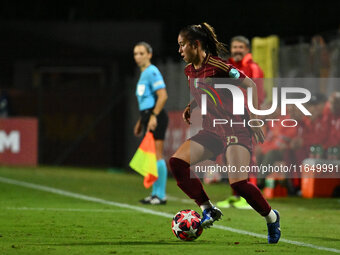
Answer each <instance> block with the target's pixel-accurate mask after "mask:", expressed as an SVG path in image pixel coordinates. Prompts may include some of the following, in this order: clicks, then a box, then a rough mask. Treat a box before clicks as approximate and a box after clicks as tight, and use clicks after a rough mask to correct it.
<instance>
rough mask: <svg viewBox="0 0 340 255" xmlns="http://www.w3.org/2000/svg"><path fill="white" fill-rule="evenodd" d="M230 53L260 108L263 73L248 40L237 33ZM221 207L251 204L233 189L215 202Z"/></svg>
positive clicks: (232, 41) (244, 206) (252, 178)
mask: <svg viewBox="0 0 340 255" xmlns="http://www.w3.org/2000/svg"><path fill="white" fill-rule="evenodd" d="M230 54H231V58H229V60H228V62H229V63H230V64H232V65H233V66H235V67H236V68H238V69H239V70H241V71H243V73H244V74H245V75H247V76H248V77H249V78H251V79H252V80H253V81H254V82H255V84H256V88H257V96H258V105H259V107H260V108H261V106H262V104H263V103H264V101H265V91H264V88H263V78H264V74H263V71H262V69H261V67H260V66H259V65H258V64H257V63H256V62H254V61H253V58H252V55H251V53H250V42H249V40H248V38H246V37H245V36H242V35H239V36H235V37H233V38H232V39H231V41H230ZM241 89H242V91H243V94H244V97H245V102H247V101H248V100H247V93H246V91H245V89H243V88H241ZM250 181H251V182H252V183H253V184H255V185H256V184H257V177H256V176H254V174H252V175H251V176H250ZM216 205H217V206H219V207H221V208H229V207H234V208H239V209H251V206H250V205H249V204H248V203H247V201H246V200H245V199H244V198H242V197H241V196H239V194H237V192H235V190H233V195H232V196H230V197H228V198H227V199H225V200H223V201H219V202H217V204H216Z"/></svg>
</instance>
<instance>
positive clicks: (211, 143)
mask: <svg viewBox="0 0 340 255" xmlns="http://www.w3.org/2000/svg"><path fill="white" fill-rule="evenodd" d="M189 140H191V141H195V142H197V143H199V144H201V145H202V146H204V147H205V148H206V149H208V150H209V151H211V152H212V153H213V154H214V157H213V159H216V157H217V156H218V155H219V154H221V153H223V154H224V155H225V152H226V151H227V148H228V146H230V145H235V144H238V145H242V146H244V147H245V148H246V149H247V150H248V151H249V152H250V154H252V152H253V141H252V135H251V132H250V130H248V129H243V130H242V132H237V133H234V134H232V135H230V136H224V135H223V136H222V135H218V134H216V133H214V132H211V131H208V130H205V129H203V130H200V131H199V132H198V133H197V134H196V135H194V136H193V137H191V138H190V139H189Z"/></svg>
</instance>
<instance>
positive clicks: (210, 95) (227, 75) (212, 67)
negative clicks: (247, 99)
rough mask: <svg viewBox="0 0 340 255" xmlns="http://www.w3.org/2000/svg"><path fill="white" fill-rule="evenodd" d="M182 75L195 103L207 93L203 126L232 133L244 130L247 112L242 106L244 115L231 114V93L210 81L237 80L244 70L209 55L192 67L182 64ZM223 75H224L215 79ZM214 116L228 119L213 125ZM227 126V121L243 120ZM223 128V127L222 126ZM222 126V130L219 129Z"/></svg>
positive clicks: (226, 82) (235, 81)
mask: <svg viewBox="0 0 340 255" xmlns="http://www.w3.org/2000/svg"><path fill="white" fill-rule="evenodd" d="M184 72H185V75H186V76H187V77H188V81H189V87H190V92H191V94H192V96H193V97H194V99H195V101H196V102H197V105H198V106H199V107H201V95H202V94H206V95H207V114H206V115H203V123H202V127H203V129H206V130H210V131H212V132H214V133H217V134H219V135H222V134H225V135H226V132H227V133H228V135H236V134H238V133H241V132H242V130H244V126H247V121H248V119H249V115H248V112H247V110H246V108H244V113H245V114H244V115H233V97H232V94H231V92H230V91H229V90H228V89H218V88H215V87H214V84H216V83H221V84H232V85H236V86H237V84H239V83H240V82H241V81H242V80H243V79H244V78H245V77H246V75H244V73H243V72H242V71H240V70H238V69H237V68H235V67H234V66H232V65H230V64H227V62H226V61H224V60H222V59H220V58H218V57H215V56H211V55H207V57H206V58H205V59H204V62H203V64H202V67H201V68H199V69H197V70H196V69H195V68H194V66H193V65H192V64H189V65H187V66H186V67H185V70H184ZM217 78H224V79H217ZM214 119H225V120H228V124H227V125H218V126H216V127H214V126H213V120H214ZM244 120H245V125H243V124H239V125H237V124H235V125H233V127H230V122H231V121H232V122H234V123H236V122H237V123H243V122H244ZM226 128H227V130H226ZM222 129H223V130H222Z"/></svg>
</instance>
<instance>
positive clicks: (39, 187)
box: [0, 177, 340, 253]
mask: <svg viewBox="0 0 340 255" xmlns="http://www.w3.org/2000/svg"><path fill="white" fill-rule="evenodd" d="M0 182H3V183H8V184H13V185H18V186H22V187H26V188H31V189H36V190H41V191H46V192H50V193H54V194H58V195H62V196H66V197H72V198H77V199H81V200H85V201H91V202H96V203H100V204H105V205H113V206H117V207H121V208H128V209H131V210H135V211H139V212H143V213H149V214H153V215H158V216H162V217H166V218H172V217H173V215H172V214H170V213H164V212H157V211H154V210H151V209H146V208H143V207H139V206H134V205H129V204H123V203H118V202H113V201H108V200H104V199H100V198H96V197H90V196H86V195H82V194H78V193H73V192H69V191H66V190H61V189H56V188H51V187H48V186H43V185H39V184H34V183H29V182H24V181H17V180H14V179H9V178H5V177H0ZM213 227H214V228H218V229H221V230H226V231H230V232H233V233H238V234H242V235H249V236H254V237H258V238H262V239H267V236H266V235H262V234H257V233H254V232H249V231H245V230H240V229H235V228H230V227H227V226H221V225H214V226H213ZM280 242H284V243H288V244H294V245H297V246H302V247H308V248H313V249H317V250H322V251H329V252H335V253H340V250H338V249H334V248H328V247H323V246H317V245H314V244H309V243H303V242H298V241H292V240H288V239H284V238H281V239H280Z"/></svg>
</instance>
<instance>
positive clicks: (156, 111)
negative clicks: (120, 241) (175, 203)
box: [133, 42, 168, 205]
mask: <svg viewBox="0 0 340 255" xmlns="http://www.w3.org/2000/svg"><path fill="white" fill-rule="evenodd" d="M133 54H134V59H135V61H136V64H137V65H138V67H139V68H140V71H141V75H140V77H139V80H138V83H137V88H136V96H137V99H138V105H139V111H140V118H139V120H138V121H137V123H136V125H135V128H134V134H135V136H141V135H145V133H146V132H148V131H151V132H152V133H153V135H154V138H155V145H156V157H157V172H158V179H157V181H156V182H155V183H154V184H153V185H152V192H151V195H150V196H147V197H145V198H144V199H142V200H140V202H141V203H142V204H152V205H163V204H166V182H167V178H168V170H167V166H166V163H165V161H164V159H163V147H164V138H165V132H166V128H167V126H168V116H167V113H166V112H165V110H164V105H165V103H166V101H167V98H168V95H167V92H166V88H165V83H164V80H163V77H162V74H161V73H160V71H159V70H158V68H157V67H156V66H154V65H152V64H151V58H152V47H151V46H150V44H148V43H146V42H139V43H137V44H136V45H135V47H134V50H133Z"/></svg>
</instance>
